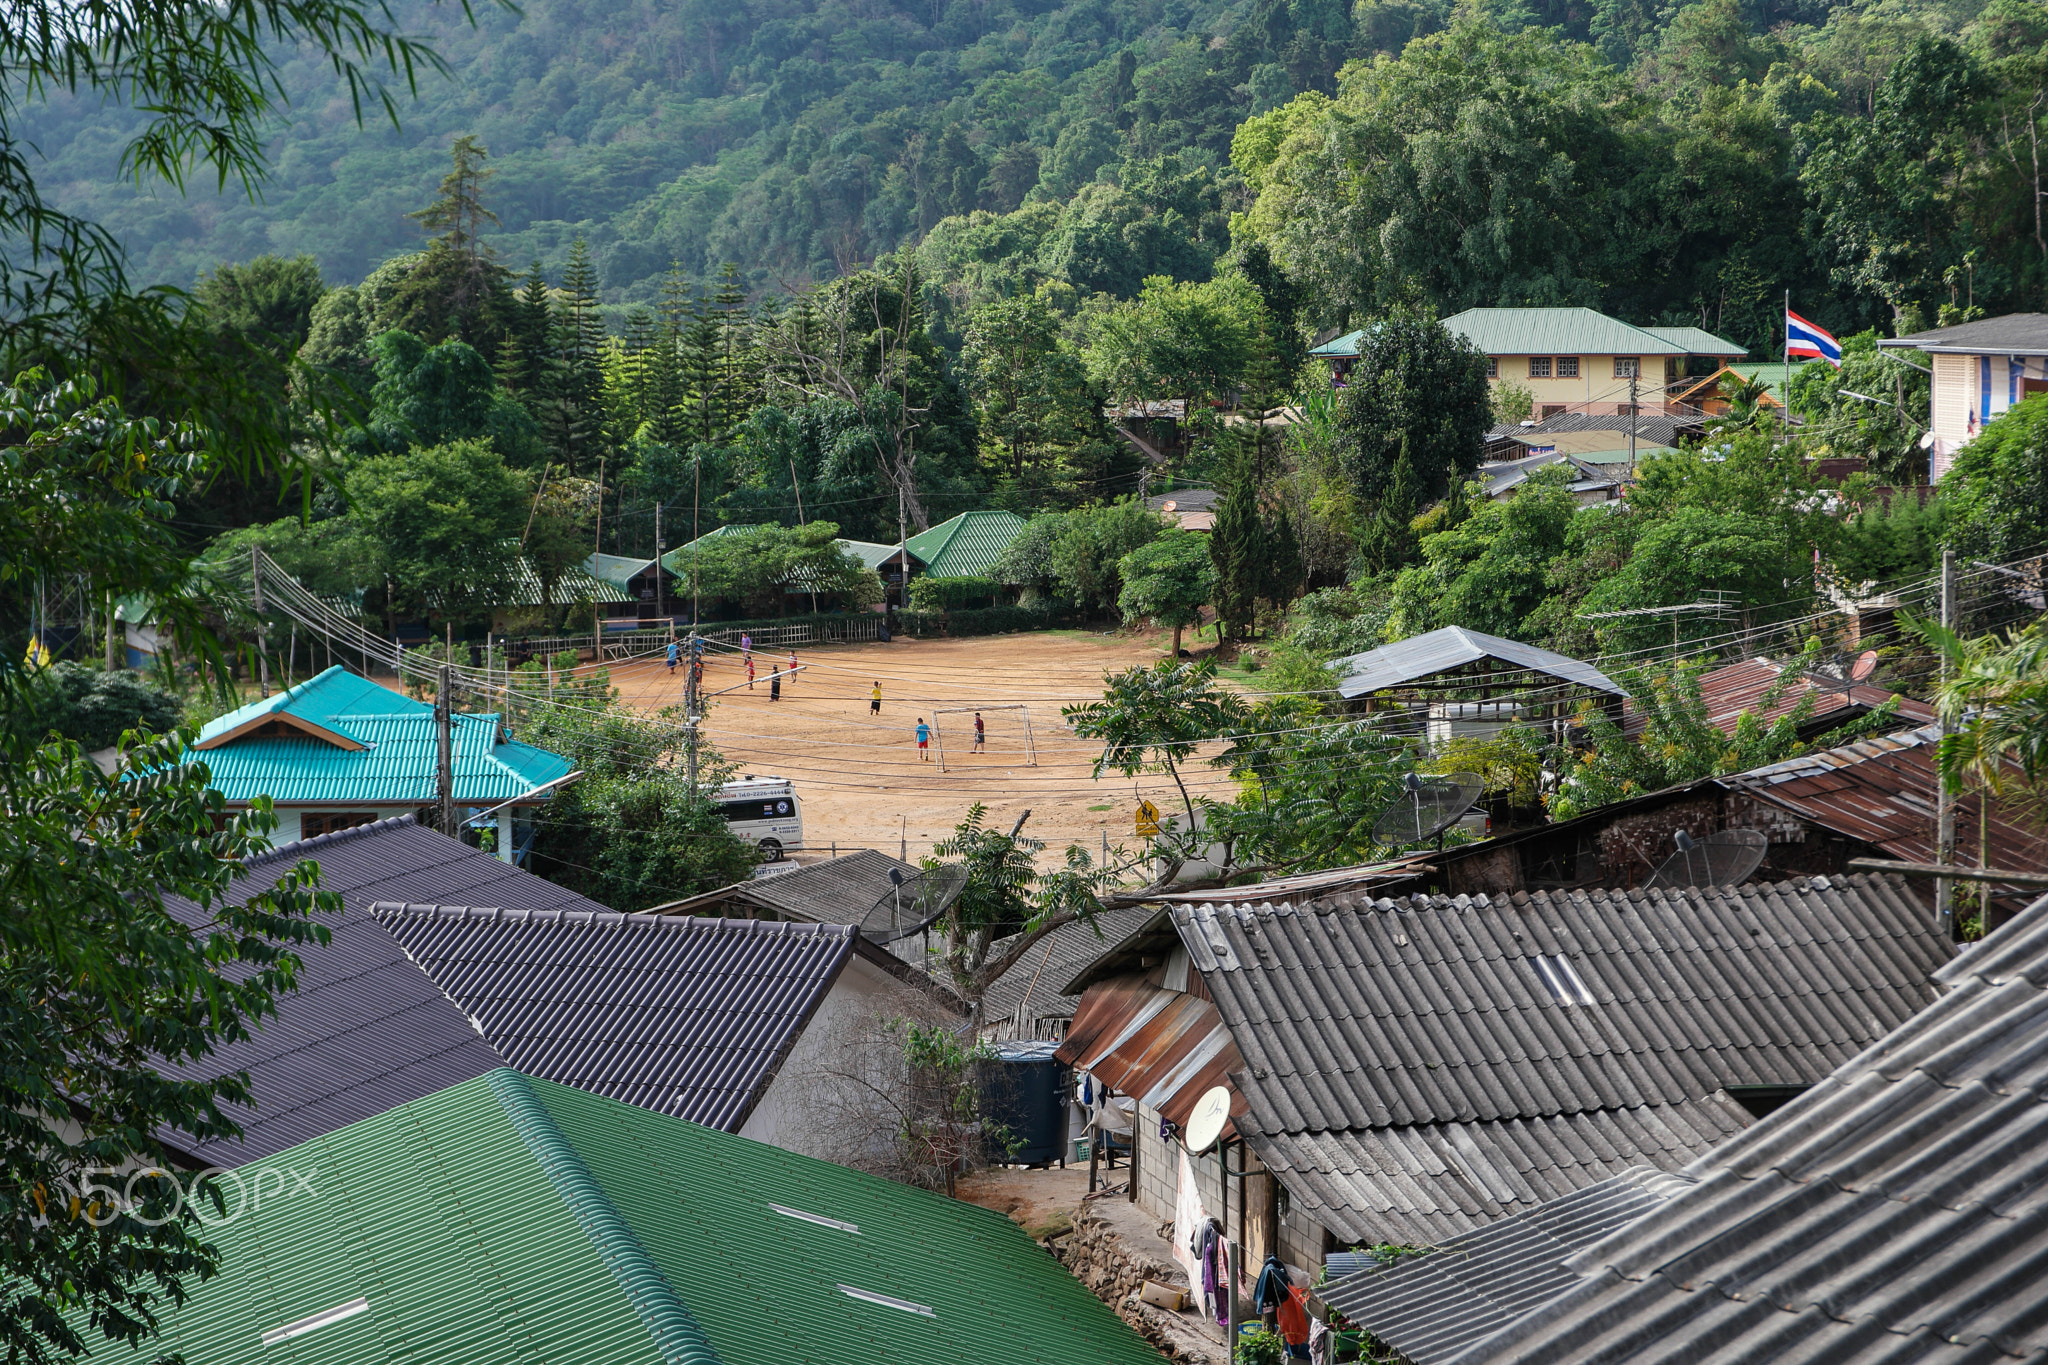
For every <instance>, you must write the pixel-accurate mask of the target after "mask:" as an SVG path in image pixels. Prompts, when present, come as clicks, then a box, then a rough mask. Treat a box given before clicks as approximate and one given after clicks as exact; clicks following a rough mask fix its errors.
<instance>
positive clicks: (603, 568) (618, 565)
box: [583, 554, 654, 593]
mask: <svg viewBox="0 0 2048 1365" xmlns="http://www.w3.org/2000/svg"><path fill="white" fill-rule="evenodd" d="M652 563H654V561H653V560H651V559H634V558H633V557H632V556H630V555H607V554H594V555H591V556H590V557H589V558H588V559H585V560H584V561H583V572H585V573H587V574H589V575H590V576H591V577H592V578H595V579H597V580H598V581H599V582H601V583H609V584H610V585H611V586H613V587H614V588H617V589H618V590H619V591H620V592H622V593H623V592H625V590H626V585H627V584H628V583H630V582H632V581H633V578H634V576H635V575H637V574H640V573H643V572H645V571H646V569H647V567H648V566H649V565H651V564H652Z"/></svg>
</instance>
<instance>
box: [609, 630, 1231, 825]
mask: <svg viewBox="0 0 2048 1365" xmlns="http://www.w3.org/2000/svg"><path fill="white" fill-rule="evenodd" d="M1169 643H1170V636H1168V635H1166V634H1161V633H1148V634H1145V635H1142V636H1134V635H1123V634H1119V635H1110V636H1104V635H1090V634H1084V633H1082V632H1079V631H1041V632H1035V633H1032V634H1028V635H995V636H985V637H980V638H975V639H965V640H897V641H894V642H892V643H889V644H866V645H836V646H826V647H821V648H818V649H816V650H806V649H804V648H802V647H799V648H798V650H797V662H798V665H799V666H800V671H799V672H798V673H797V674H796V675H795V677H794V678H793V679H790V678H785V679H784V680H783V689H782V696H781V699H780V700H778V701H770V700H769V690H768V684H767V683H766V681H764V680H765V679H766V677H767V675H768V674H769V672H771V671H772V670H774V669H776V668H784V669H786V668H787V667H788V666H789V651H788V650H787V649H783V650H781V651H780V652H777V653H772V654H771V653H770V652H768V651H766V650H763V649H756V650H755V651H754V670H755V673H756V683H755V686H754V687H753V689H752V690H751V691H749V690H748V688H747V686H746V681H747V675H746V669H745V667H744V666H743V664H742V663H741V661H740V659H739V656H738V655H737V654H736V653H735V654H722V653H714V654H710V655H707V658H706V663H705V676H704V690H705V692H706V693H707V694H708V693H716V692H719V691H721V690H722V689H725V688H731V687H734V686H735V685H737V687H738V689H739V690H737V691H729V692H726V693H725V694H724V695H723V696H718V697H716V698H714V699H713V700H712V702H711V704H710V710H709V711H708V712H707V715H706V721H705V735H706V738H707V740H708V742H709V743H710V744H711V745H712V746H713V747H715V748H716V749H717V750H718V751H719V753H721V754H722V755H724V757H725V758H726V759H727V760H728V761H729V762H731V763H734V764H736V765H737V766H738V769H739V771H740V772H741V773H742V774H752V775H756V776H769V775H773V776H781V777H788V778H791V779H792V780H794V781H795V782H796V784H797V792H798V795H799V797H800V799H801V801H802V803H803V817H804V850H805V851H804V854H803V855H802V858H801V860H802V861H806V862H808V861H811V860H813V859H815V858H817V857H820V856H829V855H830V854H831V852H832V851H833V850H834V848H835V847H836V848H837V850H838V851H839V852H842V853H843V852H846V851H848V850H850V849H855V848H877V849H881V850H882V851H884V852H886V853H890V854H898V853H899V851H900V852H901V853H904V854H907V856H908V857H909V859H910V861H912V862H915V861H917V860H918V859H919V858H920V857H922V856H923V855H925V854H927V853H929V852H930V851H931V847H932V845H933V844H934V843H936V842H938V841H940V840H942V839H944V838H945V837H946V836H947V835H948V834H949V833H950V832H951V831H952V828H953V826H954V825H956V824H957V823H959V821H960V820H961V819H962V818H963V817H964V816H965V815H966V813H967V810H968V808H969V807H970V806H972V805H973V804H974V803H975V802H977V801H979V802H981V803H982V804H984V805H986V806H987V807H988V810H989V815H988V822H989V823H990V824H991V825H1000V826H1001V827H1002V828H1004V829H1008V828H1009V827H1010V825H1011V824H1012V823H1013V822H1014V821H1015V820H1016V818H1017V817H1018V815H1020V814H1022V813H1023V812H1024V811H1026V810H1029V811H1030V812H1031V818H1030V820H1029V822H1027V823H1026V825H1025V827H1024V832H1025V833H1026V834H1030V835H1033V836H1035V837H1037V838H1039V839H1042V840H1044V841H1045V842H1046V843H1047V845H1048V848H1047V850H1046V854H1045V855H1042V856H1041V865H1044V864H1045V863H1046V862H1047V861H1049V860H1050V858H1052V857H1057V856H1059V855H1060V853H1061V852H1062V851H1063V850H1064V849H1065V847H1066V846H1067V845H1068V844H1069V843H1080V844H1084V845H1086V846H1087V847H1088V848H1090V849H1091V850H1093V851H1095V852H1097V853H1099V852H1100V851H1101V847H1102V842H1103V838H1104V836H1105V835H1107V837H1108V840H1109V842H1110V843H1111V844H1118V843H1121V844H1123V845H1125V846H1126V847H1131V846H1134V845H1135V843H1136V840H1135V837H1134V821H1135V816H1136V807H1137V800H1138V797H1139V796H1141V795H1142V796H1146V797H1149V798H1150V799H1151V800H1153V801H1154V802H1156V803H1157V804H1158V805H1159V806H1160V808H1161V809H1162V810H1164V811H1167V812H1168V813H1171V811H1172V810H1173V809H1175V808H1176V807H1177V806H1178V804H1179V799H1178V795H1177V794H1176V793H1175V791H1174V787H1173V783H1172V781H1171V780H1170V779H1169V778H1167V777H1166V776H1164V775H1163V774H1149V773H1148V774H1144V775H1141V776H1140V777H1139V778H1137V779H1136V781H1135V783H1134V782H1133V781H1132V780H1131V779H1129V778H1125V777H1122V776H1119V775H1118V774H1116V773H1107V774H1105V775H1104V776H1103V777H1102V778H1101V779H1099V780H1098V779H1096V778H1094V777H1093V776H1091V771H1090V770H1091V768H1092V767H1093V764H1094V762H1095V758H1096V756H1097V755H1098V754H1099V753H1100V752H1101V745H1100V744H1099V743H1096V742H1092V741H1083V740H1079V739H1077V738H1075V736H1074V735H1073V733H1072V732H1071V731H1069V730H1068V729H1067V726H1066V722H1065V721H1064V719H1063V718H1062V717H1061V715H1060V710H1061V708H1062V707H1065V706H1071V705H1074V704H1075V703H1078V702H1089V701H1098V700H1100V699H1101V696H1102V679H1103V674H1104V673H1105V672H1111V671H1116V670H1120V669H1124V668H1128V667H1130V666H1131V665H1133V664H1151V663H1154V662H1156V661H1157V660H1159V659H1160V658H1162V657H1163V656H1164V653H1165V650H1166V648H1167V646H1168V644H1169ZM611 676H612V684H613V686H614V687H616V688H618V690H619V693H620V695H621V698H622V699H623V700H624V701H625V702H626V703H627V704H629V705H632V706H634V707H637V708H640V709H644V710H648V711H653V710H656V709H659V708H660V707H663V706H669V705H675V704H678V703H680V702H681V701H682V699H683V670H682V668H681V667H678V668H677V669H676V671H675V673H674V674H673V675H670V673H669V671H668V669H667V667H666V665H665V664H663V663H662V662H661V661H660V660H659V659H653V660H645V661H636V662H632V663H626V664H613V665H611ZM877 683H879V684H880V685H881V689H882V705H881V712H880V714H876V713H875V712H874V710H873V708H872V705H871V702H872V693H873V689H874V687H875V685H876V684H877ZM1020 708H1023V709H1020ZM976 709H979V710H980V711H981V715H982V720H983V723H984V724H985V725H986V727H987V735H988V739H987V744H986V748H985V749H984V750H983V751H982V752H975V751H974V748H973V739H974V712H975V710H976ZM1027 715H1028V717H1029V723H1030V725H1029V728H1030V734H1029V737H1028V740H1027V736H1026V724H1025V721H1026V716H1027ZM920 717H922V718H923V719H924V720H925V721H926V723H927V724H929V725H932V726H934V727H935V728H934V736H933V741H932V744H931V747H930V749H929V750H927V751H926V753H925V754H923V755H920V753H919V751H918V748H917V742H916V738H915V731H916V727H917V722H918V719H919V718H920ZM1034 752H1035V756H1036V762H1035V763H1033V762H1032V757H1033V754H1034ZM942 755H943V759H944V766H943V767H941V762H940V760H941V757H942ZM1189 776H1190V786H1189V789H1190V791H1193V792H1196V793H1197V794H1199V793H1200V792H1201V791H1208V792H1211V793H1213V794H1214V795H1216V796H1218V797H1224V796H1226V795H1228V794H1229V786H1230V784H1229V782H1228V780H1227V779H1226V778H1225V777H1224V776H1223V774H1221V773H1220V772H1217V771H1216V770H1214V769H1212V768H1209V767H1207V766H1206V765H1197V767H1196V769H1195V770H1194V771H1193V772H1192V773H1191V774H1190V775H1189Z"/></svg>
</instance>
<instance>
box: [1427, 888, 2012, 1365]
mask: <svg viewBox="0 0 2048 1365" xmlns="http://www.w3.org/2000/svg"><path fill="white" fill-rule="evenodd" d="M1940 979H1941V981H1942V983H1943V984H1944V985H1946V986H1948V987H1950V988H1951V989H1950V990H1949V993H1948V994H1946V995H1945V996H1943V997H1942V998H1941V999H1940V1000H1939V1001H1938V1002H1936V1003H1934V1004H1932V1005H1930V1006H1929V1007H1927V1008H1926V1009H1924V1010H1922V1011H1920V1012H1919V1013H1918V1014H1916V1015H1915V1016H1914V1017H1913V1018H1911V1019H1910V1020H1908V1021H1906V1022H1905V1023H1904V1024H1903V1025H1901V1026H1900V1027H1898V1028H1896V1029H1894V1030H1893V1031H1891V1032H1890V1033H1888V1034H1887V1035H1886V1036H1884V1037H1883V1038H1881V1039H1878V1040H1877V1041H1876V1042H1875V1043H1874V1044H1872V1045H1871V1046H1870V1047H1869V1048H1867V1049H1866V1050H1864V1051H1862V1052H1861V1053H1859V1054H1858V1055H1857V1056H1856V1057H1854V1058H1853V1059H1851V1060H1850V1061H1848V1062H1847V1063H1845V1064H1844V1065H1843V1066H1841V1067H1839V1068H1838V1069H1837V1070H1836V1071H1835V1072H1834V1074H1832V1075H1831V1076H1829V1077H1828V1078H1827V1079H1826V1080H1825V1081H1824V1082H1822V1083H1821V1084H1820V1085H1818V1086H1816V1087H1814V1089H1812V1090H1810V1091H1808V1092H1807V1093H1806V1094H1804V1095H1802V1096H1800V1097H1799V1098H1798V1099H1796V1100H1794V1101H1793V1102H1792V1103H1791V1104H1788V1105H1786V1106H1785V1107H1784V1108H1782V1109H1780V1110H1778V1111H1777V1112H1776V1113H1774V1114H1772V1115H1770V1116H1769V1117H1767V1118H1765V1119H1763V1120H1761V1121H1760V1122H1758V1123H1757V1124H1756V1125H1755V1126H1754V1127H1752V1128H1750V1129H1748V1130H1747V1131H1745V1132H1744V1133H1742V1134H1741V1135H1740V1136H1739V1137H1736V1138H1734V1139H1731V1140H1730V1141H1729V1142H1727V1143H1724V1144H1722V1145H1721V1146H1719V1147H1717V1148H1716V1149H1715V1150H1714V1151H1713V1152H1712V1153H1710V1154H1709V1155H1708V1156H1706V1157H1705V1158H1704V1159H1702V1160H1701V1161H1699V1162H1698V1163H1696V1164H1695V1165H1694V1166H1693V1167H1691V1168H1690V1169H1689V1170H1688V1171H1687V1174H1688V1175H1691V1176H1693V1177H1694V1178H1695V1179H1696V1181H1697V1183H1696V1184H1695V1185H1693V1186H1692V1187H1691V1188H1690V1189H1688V1190H1685V1191H1683V1192H1681V1193H1679V1194H1677V1195H1675V1196H1674V1197H1673V1198H1671V1199H1670V1200H1669V1201H1667V1202H1666V1203H1665V1204H1664V1205H1663V1206H1662V1207H1661V1208H1659V1209H1656V1210H1654V1211H1652V1212H1650V1213H1648V1214H1646V1215H1644V1216H1643V1217H1642V1218H1640V1219H1638V1220H1637V1221H1636V1222H1634V1223H1632V1224H1630V1225H1628V1226H1627V1227H1626V1228H1624V1229H1622V1230H1621V1231H1619V1232H1617V1233H1615V1234H1614V1235H1612V1236H1610V1237H1608V1238H1605V1239H1603V1240H1601V1241H1599V1242H1597V1243H1595V1244H1594V1245H1592V1246H1590V1247H1588V1248H1587V1249H1586V1250H1585V1251H1583V1252H1582V1253H1580V1254H1579V1255H1577V1256H1575V1257H1574V1258H1572V1259H1571V1260H1570V1261H1569V1262H1568V1268H1569V1269H1570V1270H1571V1271H1572V1272H1573V1275H1574V1280H1573V1283H1572V1284H1571V1285H1570V1286H1569V1287H1568V1288H1565V1289H1564V1291H1563V1292H1562V1293H1559V1294H1557V1295H1555V1296H1554V1297H1552V1298H1550V1300H1549V1301H1548V1302H1547V1303H1545V1304H1543V1305H1542V1306H1540V1307H1537V1308H1535V1309H1533V1310H1531V1311H1530V1312H1528V1313H1526V1314H1524V1315H1523V1316H1522V1317H1520V1318H1518V1319H1517V1320H1516V1321H1514V1322H1513V1323H1511V1324H1510V1325H1508V1326H1507V1327H1504V1328H1502V1329H1501V1330H1500V1331H1499V1332H1498V1333H1496V1334H1495V1335H1493V1336H1491V1337H1490V1338H1489V1339H1487V1340H1486V1341H1484V1342H1482V1343H1480V1344H1478V1345H1477V1346H1474V1347H1473V1348H1472V1349H1470V1350H1468V1351H1466V1352H1463V1353H1461V1354H1459V1355H1458V1356H1456V1360H1457V1361H1458V1365H1494V1363H1495V1362H1510V1361H1529V1362H1535V1361H1544V1362H1549V1361H1561V1360H1570V1361H1573V1362H1619V1361H1674V1360H1686V1361H1722V1360H1727V1361H1736V1360H1742V1361H1751V1360H1779V1361H1794V1360H1797V1361H1826V1362H1829V1365H1878V1363H1879V1362H1894V1361H1896V1362H1906V1361H1941V1362H1956V1365H1965V1362H1978V1361H1994V1360H2006V1359H2011V1358H2022V1359H2027V1360H2040V1359H2043V1358H2048V1313H2044V1312H2043V1311H2042V1302H2043V1300H2042V1295H2041V1273H2042V1272H2041V1266H2042V1262H2043V1257H2044V1250H2043V1248H2044V1247H2048V1141H2044V1136H2048V1133H2044V1130H2048V1103H2044V1101H2048V898H2043V899H2041V900H2039V901H2037V902H2035V903H2034V904H2033V905H2032V906H2030V907H2029V908H2028V909H2027V910H2026V911H2024V912H2023V913H2022V914H2021V915H2020V916H2019V917H2018V918H2017V919H2015V920H2014V921H2012V922H2011V923H2010V924H2008V925H2006V926H2005V927H2004V928H2002V929H2000V930H1998V931H1997V932H1996V933H1994V934H1993V935H1992V936H1991V937H1990V938H1988V939H1986V940H1985V941H1984V942H1982V943H1981V944H1978V945H1976V946H1975V947H1972V948H1970V949H1969V950H1967V951H1966V952H1964V953H1963V954H1962V955H1961V956H1960V957H1958V958H1956V959H1955V960H1954V961H1953V962H1952V963H1950V964H1949V965H1948V966H1947V967H1945V968H1944V969H1943V970H1942V971H1941V973H1940Z"/></svg>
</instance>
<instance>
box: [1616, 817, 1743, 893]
mask: <svg viewBox="0 0 2048 1365" xmlns="http://www.w3.org/2000/svg"><path fill="white" fill-rule="evenodd" d="M1671 837H1672V841H1673V842H1675V843H1676V844H1677V845H1678V852H1676V853H1674V854H1672V855H1671V856H1670V857H1669V858H1666V859H1665V860H1664V862H1663V864H1662V865H1661V866H1660V867H1658V869H1657V870H1656V871H1655V872H1653V873H1651V874H1650V880H1648V881H1647V882H1644V883H1643V886H1644V889H1646V890H1655V889H1657V888H1660V887H1664V888H1675V887H1684V886H1739V885H1741V884H1742V883H1743V882H1745V881H1748V880H1749V874H1750V873H1752V872H1754V871H1756V870H1757V868H1759V867H1761V866H1762V865H1763V861H1764V853H1765V851H1766V850H1767V849H1769V847H1770V840H1768V839H1766V838H1764V836H1763V835H1761V834H1759V833H1757V831H1755V830H1753V829H1724V830H1722V831H1721V832H1720V833H1718V834H1709V835H1707V836H1706V837H1705V838H1702V839H1695V838H1693V837H1692V836H1691V835H1690V834H1687V833H1686V832H1685V831H1684V830H1682V829H1681V830H1678V831H1677V832H1675V833H1674V834H1673V835H1672V836H1671Z"/></svg>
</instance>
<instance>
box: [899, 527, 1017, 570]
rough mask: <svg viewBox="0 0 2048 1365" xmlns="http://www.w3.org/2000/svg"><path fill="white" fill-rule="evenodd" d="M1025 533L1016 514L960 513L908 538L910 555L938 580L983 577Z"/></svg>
mask: <svg viewBox="0 0 2048 1365" xmlns="http://www.w3.org/2000/svg"><path fill="white" fill-rule="evenodd" d="M1023 530H1024V518H1022V517H1020V516H1018V515H1017V514H1016V513H1015V512H962V513H961V514H960V515H959V516H957V517H954V518H953V519H952V520H951V521H942V522H940V523H939V524H938V525H937V526H934V527H932V528H931V530H929V531H920V532H918V533H917V534H916V535H914V536H912V537H911V538H910V553H912V554H914V555H916V556H917V557H918V558H919V559H921V560H923V561H924V565H925V572H926V573H928V574H931V575H933V576H934V577H937V578H969V577H975V576H981V577H986V576H987V575H988V572H989V570H991V569H993V568H994V567H995V564H996V559H997V557H998V556H999V555H1001V554H1002V552H1003V550H1004V549H1005V548H1007V547H1008V545H1009V543H1010V542H1011V541H1013V540H1015V539H1016V538H1017V537H1018V535H1019V534H1020V533H1021V532H1022V531H1023Z"/></svg>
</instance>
